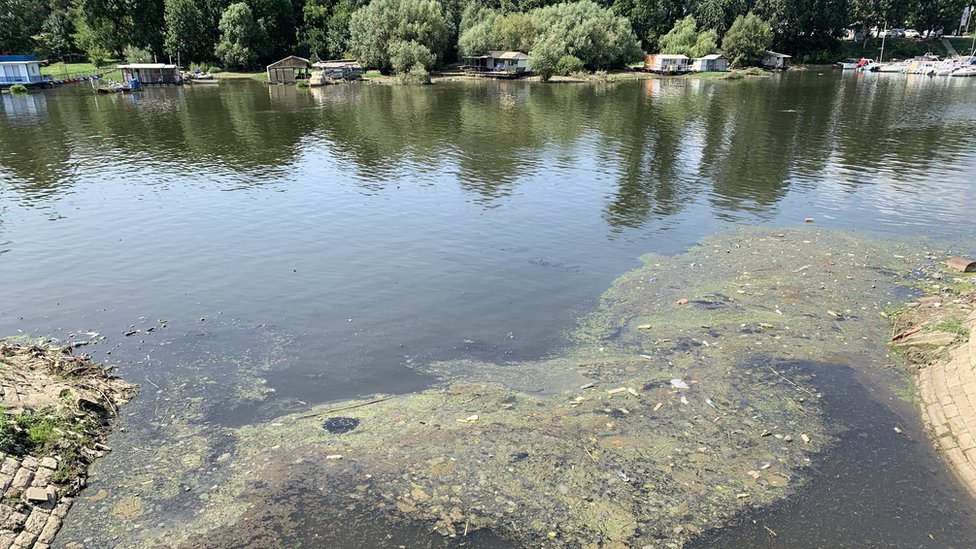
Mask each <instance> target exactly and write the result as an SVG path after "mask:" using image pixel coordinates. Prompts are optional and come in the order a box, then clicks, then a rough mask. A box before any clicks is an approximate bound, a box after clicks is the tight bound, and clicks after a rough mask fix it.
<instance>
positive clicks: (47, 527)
mask: <svg viewBox="0 0 976 549" xmlns="http://www.w3.org/2000/svg"><path fill="white" fill-rule="evenodd" d="M57 465H58V462H57V460H56V459H54V458H50V457H48V458H44V459H41V460H38V459H37V458H34V457H30V456H28V457H25V458H24V459H22V460H21V459H16V458H14V457H11V456H5V455H4V454H2V453H0V494H2V496H3V497H2V498H0V499H2V501H3V502H2V503H0V549H48V548H49V547H50V544H51V542H53V541H54V536H55V535H56V534H57V533H58V530H60V529H61V521H63V520H64V516H65V515H67V514H68V509H70V508H71V498H60V499H59V498H58V495H59V487H58V486H57V485H55V484H51V482H50V480H51V476H52V475H53V474H54V469H56V468H57Z"/></svg>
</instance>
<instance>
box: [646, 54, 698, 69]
mask: <svg viewBox="0 0 976 549" xmlns="http://www.w3.org/2000/svg"><path fill="white" fill-rule="evenodd" d="M644 70H645V71H649V72H654V73H657V74H684V73H686V72H688V71H689V70H690V59H688V56H687V55H682V54H680V53H654V54H651V55H648V56H647V57H645V58H644Z"/></svg>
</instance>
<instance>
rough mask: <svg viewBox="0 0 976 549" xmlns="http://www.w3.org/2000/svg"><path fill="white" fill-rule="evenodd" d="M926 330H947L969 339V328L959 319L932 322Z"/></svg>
mask: <svg viewBox="0 0 976 549" xmlns="http://www.w3.org/2000/svg"><path fill="white" fill-rule="evenodd" d="M925 329H926V330H928V331H930V332H946V333H949V334H955V335H957V336H960V337H962V338H963V339H964V340H966V341H969V330H968V329H966V327H965V326H963V325H962V321H961V320H958V319H949V320H943V321H941V322H939V323H937V324H932V325H931V326H926V327H925Z"/></svg>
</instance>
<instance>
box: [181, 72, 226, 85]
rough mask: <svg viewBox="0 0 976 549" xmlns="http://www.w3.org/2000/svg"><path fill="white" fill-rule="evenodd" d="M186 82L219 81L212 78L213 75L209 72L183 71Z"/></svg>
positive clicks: (211, 82)
mask: <svg viewBox="0 0 976 549" xmlns="http://www.w3.org/2000/svg"><path fill="white" fill-rule="evenodd" d="M183 78H184V79H185V80H186V81H187V82H189V83H191V84H217V83H219V82H220V81H219V80H217V79H216V78H214V75H212V74H210V73H209V72H199V71H197V72H194V73H192V74H186V73H184V77H183Z"/></svg>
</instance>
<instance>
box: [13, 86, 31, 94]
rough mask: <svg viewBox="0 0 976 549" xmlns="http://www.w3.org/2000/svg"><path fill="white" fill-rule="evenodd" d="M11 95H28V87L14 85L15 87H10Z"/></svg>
mask: <svg viewBox="0 0 976 549" xmlns="http://www.w3.org/2000/svg"><path fill="white" fill-rule="evenodd" d="M10 93H12V94H14V95H23V94H25V93H27V86H25V85H23V84H14V85H13V86H10Z"/></svg>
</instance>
